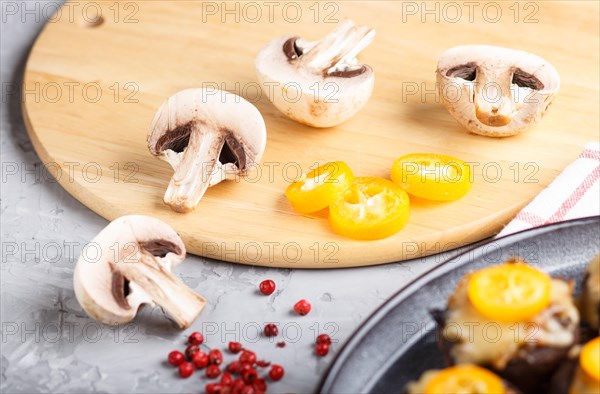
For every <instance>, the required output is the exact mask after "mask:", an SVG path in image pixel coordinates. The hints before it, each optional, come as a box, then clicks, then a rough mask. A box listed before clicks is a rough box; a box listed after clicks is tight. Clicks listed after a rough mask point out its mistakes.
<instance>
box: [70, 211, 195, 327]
mask: <svg viewBox="0 0 600 394" xmlns="http://www.w3.org/2000/svg"><path fill="white" fill-rule="evenodd" d="M184 258H185V246H184V245H183V242H182V241H181V238H179V236H178V235H177V233H176V232H175V230H173V229H172V228H171V227H169V225H167V224H166V223H164V222H162V221H160V220H158V219H154V218H151V217H148V216H139V215H131V216H123V217H120V218H118V219H116V220H114V221H112V222H111V223H109V225H108V226H106V227H105V228H104V229H103V230H102V231H101V232H100V233H99V234H98V235H97V236H96V237H95V238H94V240H93V241H92V242H91V243H90V244H89V246H88V247H86V248H84V249H83V251H82V253H81V256H80V257H79V259H78V260H77V265H76V266H75V273H74V279H73V282H74V288H75V296H76V297H77V300H78V301H79V304H80V305H81V306H82V307H83V309H84V310H85V312H86V313H87V314H88V315H89V316H90V317H92V318H94V319H96V320H98V321H99V322H102V323H105V324H111V325H117V324H124V323H127V322H130V321H131V320H133V318H134V317H135V315H136V314H137V312H138V309H139V308H140V306H141V305H143V304H150V305H152V304H157V305H158V306H160V307H161V308H163V310H165V312H166V313H167V314H168V315H169V316H170V317H171V318H172V319H173V320H174V321H175V322H176V323H177V324H178V325H179V327H181V328H186V327H188V326H189V325H190V324H191V323H192V322H193V321H194V320H195V319H196V318H197V317H198V315H199V314H200V312H202V309H203V308H204V305H205V304H206V301H205V300H204V298H202V297H201V296H199V295H198V294H196V293H195V292H194V291H193V290H191V289H190V288H188V287H187V286H186V285H185V284H184V283H183V282H182V281H181V280H180V279H179V278H178V277H176V276H175V275H173V274H172V273H171V269H172V268H173V267H175V266H176V265H178V264H179V263H181V262H182V261H183V259H184Z"/></svg>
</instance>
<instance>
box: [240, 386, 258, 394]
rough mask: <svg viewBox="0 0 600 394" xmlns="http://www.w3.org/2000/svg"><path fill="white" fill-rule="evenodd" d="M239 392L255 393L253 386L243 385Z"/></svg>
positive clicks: (242, 393)
mask: <svg viewBox="0 0 600 394" xmlns="http://www.w3.org/2000/svg"><path fill="white" fill-rule="evenodd" d="M241 394H255V392H254V387H252V386H244V388H243V389H242V391H241Z"/></svg>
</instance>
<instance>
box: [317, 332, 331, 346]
mask: <svg viewBox="0 0 600 394" xmlns="http://www.w3.org/2000/svg"><path fill="white" fill-rule="evenodd" d="M319 343H325V344H327V345H331V337H330V336H329V335H327V334H321V335H319V336H318V337H317V344H319Z"/></svg>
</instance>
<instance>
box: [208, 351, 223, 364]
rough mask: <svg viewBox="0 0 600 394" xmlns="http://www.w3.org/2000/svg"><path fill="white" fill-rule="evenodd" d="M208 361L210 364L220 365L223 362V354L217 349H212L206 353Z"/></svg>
mask: <svg viewBox="0 0 600 394" xmlns="http://www.w3.org/2000/svg"><path fill="white" fill-rule="evenodd" d="M208 360H209V362H210V363H211V364H214V365H221V363H222V362H223V353H221V351H220V350H219V349H213V350H211V351H210V352H208Z"/></svg>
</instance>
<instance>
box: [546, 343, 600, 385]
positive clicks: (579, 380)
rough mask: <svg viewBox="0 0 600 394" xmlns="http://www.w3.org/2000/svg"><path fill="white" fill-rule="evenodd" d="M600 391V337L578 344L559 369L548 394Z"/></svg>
mask: <svg viewBox="0 0 600 394" xmlns="http://www.w3.org/2000/svg"><path fill="white" fill-rule="evenodd" d="M565 393H569V394H571V393H573V394H575V393H576V394H598V393H600V337H596V338H594V339H592V340H591V341H588V342H587V343H585V344H584V345H583V346H576V347H574V348H573V349H572V351H571V352H570V353H569V357H568V358H567V359H566V360H565V361H564V362H563V363H562V365H561V366H560V367H559V368H558V369H557V371H556V372H555V373H554V376H553V377H552V380H551V382H550V390H549V391H548V394H565Z"/></svg>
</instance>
